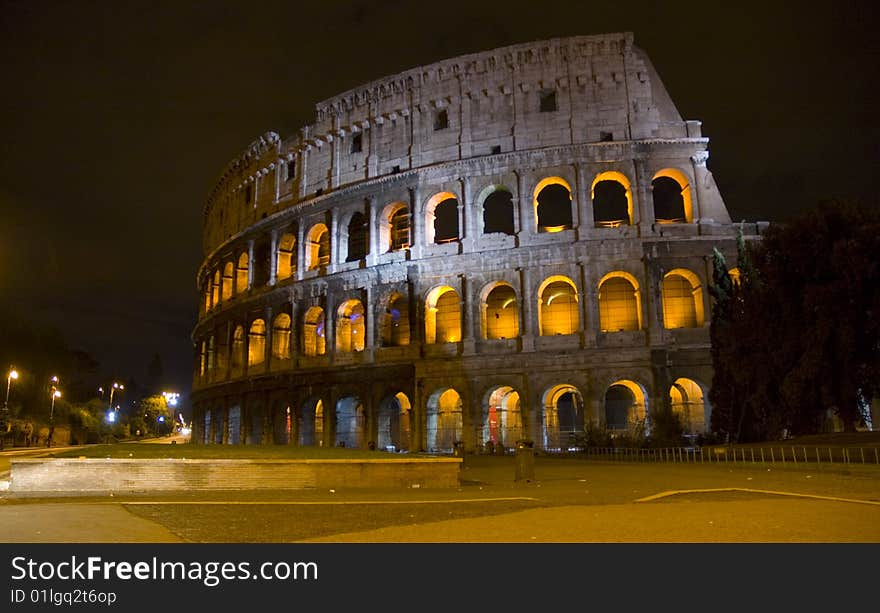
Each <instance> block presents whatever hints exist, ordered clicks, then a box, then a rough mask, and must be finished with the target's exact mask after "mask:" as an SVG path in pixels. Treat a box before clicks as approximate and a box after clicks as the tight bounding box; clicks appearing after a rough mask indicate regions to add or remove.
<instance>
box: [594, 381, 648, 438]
mask: <svg viewBox="0 0 880 613" xmlns="http://www.w3.org/2000/svg"><path fill="white" fill-rule="evenodd" d="M604 413H605V425H606V427H607V428H608V429H609V430H627V429H629V428H630V427H631V426H634V425H637V424H639V423H642V424H644V422H645V418H646V415H647V411H646V406H645V391H644V390H643V389H642V387H641V386H640V385H639V384H638V383H635V382H634V381H629V380H621V381H616V382H614V383H612V384H611V385H610V386H609V387H608V389H607V390H606V391H605V411H604Z"/></svg>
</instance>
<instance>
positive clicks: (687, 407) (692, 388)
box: [669, 378, 709, 434]
mask: <svg viewBox="0 0 880 613" xmlns="http://www.w3.org/2000/svg"><path fill="white" fill-rule="evenodd" d="M669 400H670V402H671V404H672V412H673V413H674V414H676V415H678V416H679V418H680V419H681V423H682V425H683V426H684V429H685V432H687V433H689V434H702V433H704V432H706V427H707V425H708V424H709V415H708V411H707V410H706V403H705V400H704V394H703V388H702V387H701V386H700V385H699V384H698V383H697V382H696V381H693V380H691V379H685V378H680V379H676V380H675V383H673V384H672V387H671V388H669Z"/></svg>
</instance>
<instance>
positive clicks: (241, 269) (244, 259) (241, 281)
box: [235, 252, 250, 294]
mask: <svg viewBox="0 0 880 613" xmlns="http://www.w3.org/2000/svg"><path fill="white" fill-rule="evenodd" d="M249 266H250V262H249V261H248V254H247V252H242V253H241V255H239V256H238V265H237V266H236V268H235V293H236V294H241V293H242V292H246V291H247V289H248V267H249Z"/></svg>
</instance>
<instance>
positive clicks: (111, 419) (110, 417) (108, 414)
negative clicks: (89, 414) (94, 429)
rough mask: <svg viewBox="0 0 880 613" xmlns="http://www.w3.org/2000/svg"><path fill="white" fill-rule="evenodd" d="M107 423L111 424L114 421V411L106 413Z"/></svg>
mask: <svg viewBox="0 0 880 613" xmlns="http://www.w3.org/2000/svg"><path fill="white" fill-rule="evenodd" d="M107 421H108V422H109V423H111V424H112V423H113V422H115V421H116V413H115V412H114V411H107Z"/></svg>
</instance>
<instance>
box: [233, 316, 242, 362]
mask: <svg viewBox="0 0 880 613" xmlns="http://www.w3.org/2000/svg"><path fill="white" fill-rule="evenodd" d="M243 366H244V328H243V327H242V326H236V327H235V332H233V334H232V369H233V370H235V371H241V368H242V367H243Z"/></svg>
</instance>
